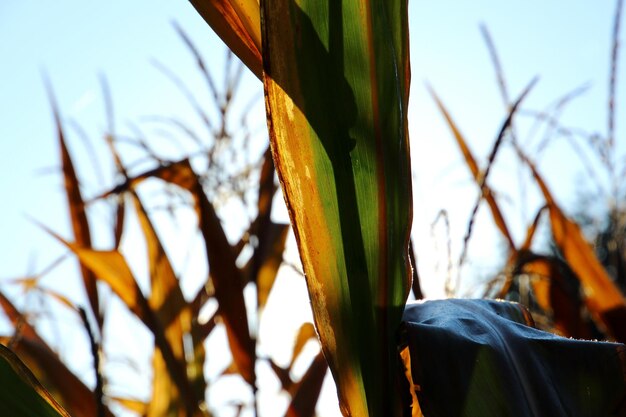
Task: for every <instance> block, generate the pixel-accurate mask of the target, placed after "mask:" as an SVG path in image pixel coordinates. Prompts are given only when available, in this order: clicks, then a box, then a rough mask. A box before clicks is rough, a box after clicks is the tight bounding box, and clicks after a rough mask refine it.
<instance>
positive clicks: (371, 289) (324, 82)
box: [261, 0, 411, 416]
mask: <svg viewBox="0 0 626 417" xmlns="http://www.w3.org/2000/svg"><path fill="white" fill-rule="evenodd" d="M261 9H262V12H261V13H262V19H261V21H262V31H263V64H264V86H265V94H266V111H267V115H268V125H269V130H270V139H271V142H272V152H273V155H274V162H275V164H276V169H277V172H278V174H279V178H280V181H281V185H282V188H283V193H284V195H285V198H286V202H287V207H288V211H289V214H290V218H291V224H292V225H293V227H294V232H295V235H296V240H297V242H298V248H299V251H300V257H301V259H302V262H303V266H304V270H305V273H306V278H307V285H308V288H309V294H310V296H311V303H312V307H313V313H314V318H315V324H316V327H317V329H318V332H319V334H320V339H321V342H322V348H323V350H324V353H325V356H326V358H327V359H328V361H329V364H330V369H331V371H332V373H333V377H334V379H335V382H336V383H337V387H338V396H339V400H340V404H341V408H342V412H343V413H344V415H352V416H368V415H369V416H383V415H384V416H388V415H394V413H395V412H396V411H397V406H398V399H397V390H395V387H394V385H393V381H394V375H395V373H396V368H397V367H396V360H397V359H396V350H395V340H394V339H395V332H396V330H397V326H398V325H399V322H400V319H401V315H402V309H403V306H404V302H405V300H406V297H407V294H408V292H409V289H410V264H409V256H408V253H407V252H408V245H409V230H410V223H411V175H410V161H409V147H408V134H407V120H406V112H407V103H408V92H409V74H410V73H409V57H408V52H409V49H408V21H407V4H406V1H404V0H387V1H382V0H362V1H341V2H340V1H329V0H303V1H298V2H296V1H292V0H266V1H264V2H262V4H261ZM381 381H385V383H381ZM390 381H391V382H390Z"/></svg>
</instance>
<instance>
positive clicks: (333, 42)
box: [5, 0, 626, 417]
mask: <svg viewBox="0 0 626 417" xmlns="http://www.w3.org/2000/svg"><path fill="white" fill-rule="evenodd" d="M192 4H193V5H194V6H195V7H196V9H197V10H198V12H199V13H200V14H201V15H202V16H203V18H204V19H205V20H206V21H207V22H208V23H209V24H210V25H211V26H212V27H213V28H214V30H215V31H216V32H217V33H218V35H220V36H221V37H222V39H223V40H224V41H225V42H226V43H227V45H228V46H229V47H230V48H231V49H232V50H233V52H234V53H236V54H237V55H238V56H239V57H240V58H241V60H242V61H243V62H244V63H245V64H246V65H247V66H248V67H249V68H250V70H251V71H252V72H253V73H254V74H255V75H256V76H257V77H258V78H259V79H261V80H262V82H263V86H264V90H265V104H266V113H267V118H268V130H269V135H270V141H271V154H272V157H273V162H274V164H275V167H276V171H277V173H278V177H279V179H280V183H281V187H282V190H283V194H284V197H285V202H286V204H287V207H288V210H289V215H290V220H291V224H292V227H293V229H294V233H295V235H296V239H297V242H298V249H299V253H300V258H301V260H302V264H303V267H304V272H305V274H306V282H307V286H308V290H309V295H310V299H311V305H312V309H313V315H314V319H315V326H316V330H317V334H318V336H319V340H320V343H321V347H322V351H323V358H322V356H318V358H316V360H314V361H313V364H312V365H311V368H310V371H311V372H310V373H309V372H307V374H305V377H304V378H303V380H302V381H301V383H300V385H299V388H300V390H299V391H297V392H296V393H295V394H294V395H293V397H292V398H293V400H292V404H291V405H290V407H289V409H288V410H287V415H289V416H299V415H311V414H312V411H311V410H310V407H309V408H308V411H307V410H306V409H305V407H304V405H303V404H309V403H310V398H309V399H306V397H304V396H303V395H300V394H302V393H303V392H304V391H303V390H305V389H306V390H308V389H310V387H316V386H317V385H316V382H315V381H319V376H320V375H322V376H323V372H320V371H319V370H320V369H325V368H324V364H323V363H324V359H325V360H326V361H327V362H328V365H329V368H330V370H331V372H332V375H333V378H334V379H335V382H336V385H337V392H338V398H339V403H340V408H341V411H342V413H343V415H345V416H346V417H348V416H354V417H368V416H370V417H382V416H408V415H411V416H440V415H441V416H451V415H464V416H494V417H495V416H501V415H512V416H530V415H563V416H565V415H621V414H623V412H624V404H625V402H624V398H625V396H626V384H625V383H624V377H623V372H622V369H623V353H624V346H623V345H619V344H612V343H595V342H583V341H575V340H569V339H564V338H560V337H557V336H554V335H551V334H548V333H544V332H541V331H538V330H536V329H534V328H533V321H532V318H531V317H530V315H529V314H528V312H527V311H526V310H525V309H524V308H523V307H522V306H520V305H518V304H514V303H506V302H497V301H484V300H443V301H430V302H429V301H427V302H424V303H420V304H411V305H406V299H407V296H408V293H409V290H410V288H411V277H412V270H411V263H410V258H411V257H410V254H409V235H410V227H411V216H412V208H411V204H412V203H411V202H412V199H411V167H410V159H409V140H408V129H407V106H408V96H409V83H410V69H409V56H408V50H409V49H408V21H407V20H408V19H407V3H406V1H404V0H387V1H382V0H341V1H331V0H301V1H291V0H263V1H261V2H260V3H259V2H257V0H192ZM529 91H530V87H529V88H527V89H526V90H525V91H524V93H523V94H522V95H521V96H520V98H519V99H518V100H516V101H515V102H514V103H513V104H512V105H511V108H510V111H509V113H508V115H507V117H506V119H505V121H504V122H503V124H502V126H501V129H500V133H499V135H498V137H497V140H496V141H495V145H494V148H493V150H492V153H491V155H490V157H489V165H488V166H487V168H486V169H485V170H484V171H483V172H480V171H479V170H478V168H477V165H476V163H475V162H474V163H473V162H472V161H473V158H472V157H471V153H470V152H469V150H468V148H467V146H466V145H465V141H464V139H463V138H462V136H461V135H460V133H459V130H458V128H457V127H456V125H455V124H454V123H453V122H452V120H451V117H450V116H449V114H448V113H447V112H446V110H445V108H444V106H443V105H442V104H441V102H440V101H439V106H440V108H441V109H442V112H443V113H444V115H445V117H446V120H447V121H448V123H449V125H450V127H451V129H452V131H453V132H454V135H455V137H456V139H457V141H458V143H459V145H460V146H461V148H462V150H463V152H464V155H465V158H466V161H467V162H468V165H469V166H470V168H471V169H472V174H473V175H474V178H475V179H476V181H477V183H478V184H479V187H480V197H481V198H485V199H487V201H489V204H490V207H491V209H492V211H493V213H494V217H495V218H496V224H497V225H498V227H499V228H500V230H502V232H503V233H504V234H505V235H506V234H507V232H506V230H507V227H506V223H505V222H504V220H503V218H502V216H499V215H497V213H498V211H499V208H498V204H497V201H496V200H495V199H494V198H493V196H492V195H491V193H490V192H489V189H488V186H487V180H488V174H489V166H490V165H491V163H493V161H494V159H495V157H496V154H497V151H498V149H499V147H500V145H501V144H502V142H503V139H504V137H505V135H506V134H507V133H508V132H509V131H510V127H511V124H512V122H513V118H514V115H515V113H516V111H517V109H518V107H519V105H520V103H521V102H522V100H523V98H524V97H525V95H526V94H527V93H528V92H529ZM60 138H61V141H62V134H60ZM520 156H523V152H520ZM528 164H529V166H530V167H531V169H532V172H533V175H534V177H535V179H536V181H537V183H538V184H539V186H540V188H541V190H542V193H543V194H544V196H545V198H546V200H547V204H548V210H549V212H550V216H551V221H552V226H553V230H554V234H555V237H557V242H559V244H560V245H561V246H562V250H563V253H564V254H565V256H566V257H567V259H568V260H569V262H570V265H571V267H572V269H574V270H575V271H576V272H577V274H579V276H580V277H581V284H582V285H585V286H587V288H588V289H589V291H593V292H595V293H597V294H598V295H599V297H600V299H599V300H590V303H589V309H590V310H591V311H592V312H593V314H594V315H595V316H597V319H598V320H599V321H600V322H602V323H603V324H605V325H606V326H607V327H610V326H612V325H616V322H615V321H614V317H613V316H612V313H613V312H614V310H615V309H617V310H618V311H621V309H622V308H623V305H624V301H623V298H622V296H621V295H619V294H616V293H615V292H614V291H613V288H612V287H611V286H610V285H609V284H607V281H606V277H605V276H604V275H603V272H602V271H601V269H599V268H598V265H599V264H597V263H594V258H593V257H592V256H591V255H589V248H588V247H586V246H585V243H584V241H583V240H581V239H582V237H581V236H580V233H579V231H578V230H577V228H576V225H575V224H574V223H573V222H571V221H570V220H569V219H568V218H566V217H565V216H564V215H563V213H562V211H561V210H560V208H559V207H558V206H557V205H556V203H555V202H554V200H553V199H552V198H551V195H550V192H549V190H548V189H547V187H546V186H545V184H543V182H542V181H541V177H540V176H539V174H538V172H537V170H536V169H535V168H534V166H533V165H532V164H531V163H530V161H528ZM121 167H122V166H121V165H120V171H121V174H122V175H123V176H124V177H125V181H124V182H123V184H121V185H120V186H119V187H117V188H116V189H115V190H113V191H112V192H111V193H110V194H119V193H122V192H125V193H127V195H128V198H129V199H130V201H132V203H133V205H134V206H135V212H136V215H137V216H138V217H139V219H140V222H141V226H142V230H143V232H144V235H145V237H146V240H147V242H148V258H149V259H150V260H151V262H150V264H151V265H152V266H154V270H153V271H151V285H152V292H151V295H150V297H149V298H146V297H145V296H144V295H143V294H142V292H141V290H140V289H139V288H138V286H137V284H136V281H135V279H134V277H133V276H132V273H131V272H130V269H129V268H128V266H127V265H126V263H125V260H124V258H123V256H122V255H121V254H120V253H119V251H117V250H111V251H95V250H93V249H92V248H90V247H86V244H85V243H84V240H85V239H83V242H82V243H81V242H69V241H66V240H64V239H62V238H61V237H58V239H59V240H60V241H61V242H62V243H64V244H65V245H66V246H67V247H68V248H69V249H70V250H71V251H72V252H73V253H74V254H76V256H77V257H78V258H79V260H80V261H81V263H82V265H84V266H85V268H86V269H88V270H89V271H91V272H92V273H93V274H95V276H96V277H97V279H99V280H101V281H104V282H106V283H107V284H108V285H109V286H110V287H111V288H112V290H113V291H114V292H115V293H116V294H117V295H118V296H119V297H120V298H121V299H122V300H124V302H125V303H126V305H127V306H128V307H129V308H130V310H131V311H132V312H133V313H134V314H135V315H136V316H137V317H138V318H139V319H140V320H141V321H142V322H143V323H144V324H145V326H146V327H147V328H149V329H150V330H151V332H152V333H153V335H154V340H155V354H154V359H153V360H154V368H155V372H156V370H158V377H157V375H155V378H154V381H153V390H154V393H155V395H156V393H158V397H157V396H155V397H154V399H153V403H151V404H150V408H149V409H148V411H147V415H164V414H169V413H171V415H186V416H196V415H204V414H206V408H205V407H204V404H203V402H202V392H203V389H204V386H203V382H204V380H203V378H202V375H201V372H200V371H199V369H198V370H197V372H196V373H193V372H192V373H190V372H189V366H187V369H185V365H190V364H189V363H186V362H185V360H184V359H185V358H184V356H185V355H184V353H185V348H184V344H183V343H182V339H183V337H184V336H185V335H190V336H191V339H192V340H193V342H194V344H193V346H194V349H193V355H197V356H193V357H194V360H193V361H192V364H196V361H197V360H201V359H202V358H203V356H204V352H203V350H202V345H201V343H197V342H196V341H199V340H202V337H203V336H204V335H205V334H206V331H207V330H206V329H204V328H202V327H198V326H197V325H196V324H197V323H195V322H194V320H193V317H195V316H196V315H197V311H196V310H195V308H197V306H196V304H194V303H189V302H187V301H186V300H185V299H184V298H183V297H182V296H181V294H180V289H179V288H178V289H177V288H176V286H177V282H176V279H175V277H174V276H173V274H172V269H171V265H169V264H168V260H167V256H166V255H165V253H164V251H163V248H162V247H161V245H160V243H159V241H158V238H157V236H156V233H155V232H154V228H153V226H152V224H151V223H150V219H149V217H148V216H147V214H146V211H145V209H144V207H143V206H142V202H141V200H140V199H139V198H138V195H137V192H136V187H138V186H139V185H140V184H141V183H142V182H143V181H144V180H145V179H147V178H158V179H160V180H162V181H166V182H168V183H172V184H175V185H176V186H177V187H179V188H182V189H184V190H186V191H187V192H188V193H189V194H190V195H191V196H192V200H193V207H194V208H195V210H196V212H197V215H198V223H199V229H200V231H201V233H202V235H203V238H204V240H205V244H206V256H207V259H208V260H209V263H210V265H211V280H212V286H211V287H210V288H211V289H212V290H211V291H210V294H207V293H209V291H208V290H207V289H206V287H205V289H204V290H203V292H202V293H201V294H199V296H198V297H197V298H198V299H199V300H203V299H205V298H206V297H207V296H213V297H215V299H216V300H217V302H218V303H219V314H220V316H221V318H222V320H223V321H224V323H225V326H226V329H227V332H228V340H229V346H230V350H231V352H232V354H233V359H234V365H233V369H234V370H236V372H237V373H239V374H240V375H241V377H242V378H243V379H244V380H245V381H246V382H247V383H248V384H250V385H251V386H252V387H253V388H254V387H255V368H254V363H255V361H256V357H255V350H254V344H253V340H252V339H251V334H250V329H249V327H248V323H247V321H246V319H245V306H244V305H243V304H244V303H243V297H242V291H241V290H242V280H243V278H242V276H241V270H240V269H238V268H237V265H236V263H235V253H236V250H235V249H236V248H233V247H232V246H231V245H230V244H229V242H228V241H227V239H226V237H225V234H224V232H223V229H222V228H221V225H220V222H219V219H218V217H217V215H216V211H215V208H214V207H213V205H212V203H211V201H210V199H209V198H207V196H206V194H205V193H204V191H203V188H202V186H201V184H200V181H199V178H198V176H197V175H196V174H195V172H194V171H193V169H192V167H191V165H190V163H189V161H187V160H182V161H171V162H170V163H167V164H161V165H160V166H158V167H157V168H155V169H153V170H150V171H147V172H144V173H141V174H140V175H134V176H130V175H127V174H126V173H125V172H124V170H123V169H121ZM65 171H66V173H67V172H69V168H67V167H66V170H65ZM70 176H71V175H70ZM68 187H69V188H71V187H72V185H71V184H70V185H68ZM259 201H261V199H259ZM80 215H81V214H80V213H78V214H73V216H80ZM76 223H79V222H76ZM77 240H78V238H77ZM508 241H509V244H510V245H511V253H512V255H511V257H512V258H515V259H518V258H519V255H520V253H521V252H520V251H519V250H518V249H517V246H516V244H515V242H514V241H513V240H512V239H510V238H509V239H508ZM583 277H584V278H583ZM88 281H89V280H88V279H86V280H85V283H86V288H88V285H87V284H88ZM166 293H167V294H169V297H167V298H166V297H165V296H164V295H165V294H166ZM594 301H596V302H594ZM200 302H201V301H200ZM94 304H95V302H92V303H91V305H92V307H93V305H94ZM5 305H6V307H5V310H6V311H11V306H10V303H7V302H5ZM94 313H95V314H96V316H97V312H96V311H94ZM18 317H19V316H18ZM17 320H18V319H17V318H16V324H17ZM611 328H612V329H615V330H614V331H615V334H616V335H618V331H619V329H618V328H617V327H616V326H615V327H611ZM31 336H32V335H31ZM32 338H33V339H35V340H36V338H35V336H32ZM309 377H310V378H309ZM173 388H174V389H173ZM168 392H169V393H170V395H169V396H168V395H167V393H168ZM303 398H304V399H303ZM104 412H105V413H106V410H105V411H104Z"/></svg>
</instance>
